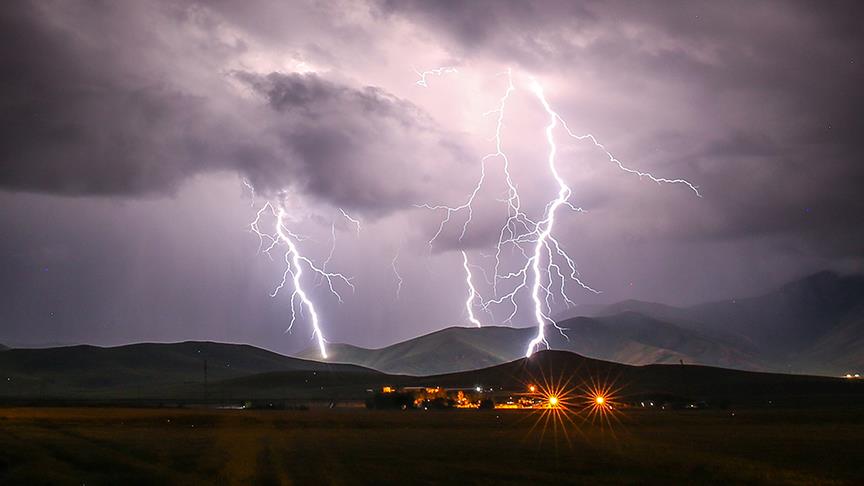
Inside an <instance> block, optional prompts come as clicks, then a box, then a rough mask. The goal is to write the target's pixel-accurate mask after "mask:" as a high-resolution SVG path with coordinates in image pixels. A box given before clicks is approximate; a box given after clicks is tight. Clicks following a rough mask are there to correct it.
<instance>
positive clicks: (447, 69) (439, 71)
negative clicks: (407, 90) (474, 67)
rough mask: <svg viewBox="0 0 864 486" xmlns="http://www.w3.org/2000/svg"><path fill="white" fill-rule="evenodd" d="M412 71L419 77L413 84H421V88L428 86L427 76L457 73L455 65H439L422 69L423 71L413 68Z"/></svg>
mask: <svg viewBox="0 0 864 486" xmlns="http://www.w3.org/2000/svg"><path fill="white" fill-rule="evenodd" d="M414 72H415V73H417V76H420V79H418V80H417V82H416V83H415V84H416V85H417V86H421V87H423V88H428V87H429V83H428V81H427V80H426V78H427V77H429V76H432V75H435V76H441V75H443V74H445V73H457V72H459V71H457V70H456V68H455V67H452V66H445V67H439V68H435V69H429V70H428V71H423V72H420V71H418V70H416V69H415V70H414Z"/></svg>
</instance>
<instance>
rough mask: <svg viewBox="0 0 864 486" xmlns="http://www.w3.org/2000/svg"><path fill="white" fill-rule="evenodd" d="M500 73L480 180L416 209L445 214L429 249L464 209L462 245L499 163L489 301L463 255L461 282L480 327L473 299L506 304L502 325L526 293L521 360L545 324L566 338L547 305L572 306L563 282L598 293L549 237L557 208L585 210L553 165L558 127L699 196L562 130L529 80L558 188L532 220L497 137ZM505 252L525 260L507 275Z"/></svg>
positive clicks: (501, 116) (501, 113)
mask: <svg viewBox="0 0 864 486" xmlns="http://www.w3.org/2000/svg"><path fill="white" fill-rule="evenodd" d="M418 74H421V73H418ZM434 74H440V73H434ZM504 74H506V75H507V89H506V91H505V93H504V95H503V96H502V97H501V99H500V102H499V105H498V107H497V108H496V109H494V110H491V111H489V112H487V113H486V115H489V114H496V115H497V122H496V127H495V152H494V153H490V154H488V155H486V156H485V157H483V158H482V159H481V163H480V176H479V178H478V180H477V182H476V184H475V185H474V189H473V190H472V191H471V193H470V194H469V196H468V198H467V200H466V201H465V202H464V203H462V204H460V205H458V206H448V205H443V204H439V205H430V204H422V205H416V207H420V208H425V209H430V210H441V211H444V216H443V218H442V219H441V222H440V224H439V225H438V229H437V231H436V232H435V233H434V234H433V236H432V238H431V239H430V240H429V241H428V246H429V248H430V250H431V247H432V245H433V244H434V242H435V240H437V239H438V237H440V236H441V234H442V232H443V231H444V229H445V227H446V226H447V225H448V223H450V222H451V219H452V218H453V217H454V215H456V214H458V213H461V212H463V211H464V212H465V214H466V216H465V220H464V222H463V223H462V228H461V231H460V233H459V241H462V238H463V237H464V236H465V234H466V232H467V230H468V226H469V224H470V223H471V220H472V217H473V204H474V202H475V200H476V198H477V195H478V193H479V191H480V189H481V188H482V186H483V184H484V182H485V180H486V175H487V173H486V163H487V162H488V161H489V160H493V159H495V160H500V162H501V168H502V171H503V175H504V180H505V182H506V186H507V187H506V197H505V199H504V202H505V203H506V204H507V219H506V221H505V223H504V224H503V226H502V227H501V230H500V232H499V237H498V241H497V243H496V245H495V255H494V261H495V263H494V272H493V278H492V292H493V295H494V297H493V298H491V299H488V300H484V299H483V298H482V297H481V296H480V294H479V292H477V290H476V288H475V286H474V285H473V282H472V275H471V272H470V270H469V267H468V263H467V257H466V256H465V253H464V251H463V267H464V268H465V270H466V275H467V278H466V282H467V284H468V289H469V290H468V298H467V300H466V306H467V307H468V309H469V316H470V318H471V322H472V323H475V324H477V325H479V321H477V320H476V318H475V317H474V314H473V309H472V303H473V302H475V300H477V301H479V302H480V305H481V306H482V308H483V309H484V310H486V311H489V310H490V307H491V306H497V305H500V304H505V303H506V304H508V305H509V306H510V308H511V312H510V314H509V316H508V317H507V318H506V319H505V320H504V323H507V322H511V321H512V319H513V318H514V317H515V316H516V314H517V313H518V312H519V306H518V303H517V296H518V295H519V294H520V293H521V292H522V291H523V290H526V289H527V290H529V294H530V299H531V303H532V307H533V312H532V317H533V320H534V322H535V324H536V326H537V335H536V336H535V337H534V339H532V340H531V341H530V342H529V344H528V347H527V349H526V353H525V354H526V356H531V355H532V354H533V353H534V351H535V350H536V349H537V348H538V347H539V346H540V345H541V344H545V345H546V346H547V347H548V342H547V341H546V334H545V328H546V325H547V324H551V325H552V326H554V327H555V328H556V329H557V330H558V331H559V332H560V333H561V334H562V335H563V336H564V337H565V338H567V335H566V333H565V332H564V331H565V329H563V328H561V327H559V326H557V325H556V324H555V322H554V320H553V319H552V318H551V317H550V315H551V313H552V305H553V303H554V301H555V300H556V298H560V299H561V300H562V301H563V302H564V303H565V304H566V305H567V306H568V307H569V306H571V305H574V304H575V303H574V302H573V301H572V300H571V299H570V297H569V296H568V293H567V284H568V282H572V283H574V284H576V285H578V286H579V287H580V288H582V289H584V290H586V291H589V292H593V293H599V291H598V290H596V289H594V288H592V287H590V286H589V285H587V284H585V283H584V282H583V281H582V280H581V276H580V275H579V271H578V269H577V267H576V263H575V261H574V260H573V258H571V257H570V256H569V255H568V254H567V252H566V251H565V250H564V248H563V247H562V245H561V243H560V242H559V241H558V239H557V238H556V237H555V235H554V225H555V222H556V216H557V215H558V213H559V210H560V209H561V208H565V209H569V210H572V211H574V212H584V211H583V210H582V209H581V208H579V207H576V206H574V205H573V204H572V203H571V202H570V201H569V199H570V196H571V195H572V190H571V189H570V187H569V186H568V185H567V184H566V182H565V181H564V180H563V179H562V178H561V176H560V174H559V172H558V168H557V166H556V156H557V145H556V142H555V136H554V132H555V129H556V128H557V127H559V126H560V127H562V128H563V129H564V130H565V131H566V133H567V135H568V136H569V137H571V138H574V139H576V140H579V141H589V142H591V143H592V144H593V145H594V146H595V147H596V148H599V149H600V150H601V151H602V152H603V153H604V154H605V155H606V157H607V158H608V160H609V162H612V163H613V164H615V165H616V166H617V167H618V168H619V169H620V170H622V171H624V172H627V173H630V174H635V175H637V176H639V178H647V179H649V180H651V181H653V182H656V183H658V184H659V183H667V184H683V185H685V186H687V187H688V188H689V189H690V190H691V191H693V192H694V193H695V194H696V195H697V196H699V197H701V194H700V193H699V190H698V188H697V186H694V185H693V184H691V183H690V182H688V181H686V180H684V179H666V178H661V177H655V176H654V175H652V174H650V173H648V172H642V171H639V170H636V169H632V168H629V167H626V166H625V165H624V164H623V163H621V161H619V160H618V159H617V158H615V157H614V156H613V155H612V154H611V153H610V152H609V151H608V150H607V149H606V147H605V146H604V145H603V144H601V143H600V142H599V141H598V140H597V139H596V138H595V137H594V136H593V135H591V134H585V135H578V134H575V133H574V132H573V131H572V130H570V128H569V127H568V126H567V123H566V122H565V120H564V119H563V118H562V117H561V116H560V115H558V113H557V112H555V111H554V110H553V109H552V107H551V105H550V104H549V102H548V101H547V100H546V97H545V95H544V93H543V88H542V86H540V84H539V83H538V82H537V81H536V80H534V79H533V78H532V79H531V81H530V86H529V88H530V91H531V92H532V93H533V94H534V95H535V96H536V97H537V99H538V100H539V101H540V104H541V106H542V108H543V110H544V111H545V113H546V114H547V115H548V117H549V122H548V124H547V125H546V127H545V136H546V142H547V145H548V147H549V152H548V155H547V159H546V162H547V167H548V171H549V174H550V175H551V176H552V177H553V179H554V180H555V182H556V185H557V187H558V190H557V192H556V195H555V197H554V198H553V199H551V200H550V201H549V202H547V204H546V206H545V209H544V212H543V214H542V218H541V219H540V220H539V221H535V220H533V219H532V218H530V217H529V216H528V215H527V214H525V212H524V211H523V210H522V206H521V198H520V195H519V192H518V190H517V186H516V184H515V183H514V182H513V179H512V177H511V174H510V159H509V158H508V156H507V155H506V153H505V152H504V149H503V136H502V133H503V128H504V121H505V107H506V104H507V101H508V100H509V98H510V97H511V95H512V93H513V92H514V91H515V87H514V84H513V76H512V72H511V71H510V70H509V69H508V70H507V71H506V73H504ZM421 81H422V83H421V82H418V84H419V85H421V86H424V87H425V86H427V85H426V84H425V76H421ZM505 248H511V249H513V250H515V251H516V253H517V254H518V255H521V256H522V257H523V258H524V264H523V265H522V266H521V267H519V268H518V269H517V270H515V271H509V272H506V271H504V270H502V267H503V262H502V255H503V253H504V249H505ZM508 284H509V285H510V286H511V287H510V290H509V291H504V292H502V291H500V287H501V286H502V285H508Z"/></svg>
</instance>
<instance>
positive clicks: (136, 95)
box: [0, 3, 266, 195]
mask: <svg viewBox="0 0 864 486" xmlns="http://www.w3.org/2000/svg"><path fill="white" fill-rule="evenodd" d="M0 32H2V34H0V35H2V39H3V41H2V42H0V56H2V58H3V60H4V69H3V71H2V74H0V85H2V94H0V96H2V101H0V103H2V106H3V108H4V109H3V110H2V111H0V130H2V138H0V157H2V164H0V186H2V187H4V188H6V189H19V190H29V191H41V192H51V193H62V194H105V195H110V194H141V193H146V192H165V191H170V190H172V189H173V188H174V187H176V185H177V184H178V183H179V182H180V181H182V180H183V179H184V178H185V177H188V176H189V175H190V174H193V173H195V172H197V171H200V170H202V169H204V168H206V167H207V165H208V164H213V165H214V166H217V167H218V165H219V163H220V162H221V163H222V164H225V161H226V159H230V158H233V157H235V156H237V155H239V153H243V154H244V155H245V156H250V155H251V154H255V155H254V156H256V157H259V158H260V157H263V156H266V154H261V153H258V152H259V150H258V149H257V148H252V147H244V146H243V144H242V143H240V144H237V145H235V146H231V145H230V142H229V140H230V139H231V138H232V137H231V132H229V131H228V130H226V127H224V126H220V124H219V123H218V122H212V121H208V119H210V118H209V117H208V116H207V115H208V114H209V113H208V109H207V107H206V104H205V102H204V100H203V99H201V98H200V97H198V96H196V95H194V94H189V93H183V92H181V91H179V90H177V89H176V88H175V87H172V86H170V85H167V84H165V83H161V82H159V81H158V80H156V79H148V78H145V77H141V76H134V75H130V73H129V72H128V71H127V70H126V69H125V68H124V66H123V63H122V62H121V59H120V58H122V57H123V56H124V55H125V53H123V52H117V51H116V50H115V48H112V47H109V45H107V44H97V45H95V46H94V45H92V44H89V43H88V42H86V41H83V40H82V39H81V38H80V37H79V36H78V35H76V33H74V32H69V31H65V30H63V29H62V28H61V27H59V26H56V25H51V24H50V23H49V22H48V21H47V20H46V19H45V18H44V17H43V16H42V15H41V12H39V11H38V10H37V8H36V7H34V6H31V5H28V4H26V3H16V4H15V5H14V6H7V7H5V8H4V9H3V12H2V13H0ZM105 40H109V39H105ZM124 47H128V46H124ZM226 145H227V147H226ZM223 150H226V151H227V153H223V154H219V152H220V151H223ZM232 151H233V152H235V153H231V152H232ZM214 159H216V160H214Z"/></svg>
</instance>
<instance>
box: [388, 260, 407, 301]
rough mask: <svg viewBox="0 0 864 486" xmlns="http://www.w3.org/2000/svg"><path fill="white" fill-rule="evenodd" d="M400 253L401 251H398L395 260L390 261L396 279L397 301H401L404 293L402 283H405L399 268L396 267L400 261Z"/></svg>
mask: <svg viewBox="0 0 864 486" xmlns="http://www.w3.org/2000/svg"><path fill="white" fill-rule="evenodd" d="M399 252H400V250H396V254H395V255H393V260H391V261H390V268H392V269H393V276H394V277H396V300H399V294H401V293H402V283H403V282H404V279H403V278H402V275H400V274H399V267H398V266H397V265H396V263H397V262H398V261H399Z"/></svg>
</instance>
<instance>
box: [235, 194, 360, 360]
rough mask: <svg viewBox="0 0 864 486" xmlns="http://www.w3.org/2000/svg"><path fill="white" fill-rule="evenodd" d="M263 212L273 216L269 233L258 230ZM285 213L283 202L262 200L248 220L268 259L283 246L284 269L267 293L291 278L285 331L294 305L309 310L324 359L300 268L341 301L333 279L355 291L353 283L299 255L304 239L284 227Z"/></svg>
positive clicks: (317, 324)
mask: <svg viewBox="0 0 864 486" xmlns="http://www.w3.org/2000/svg"><path fill="white" fill-rule="evenodd" d="M265 213H269V214H270V215H272V216H273V217H274V218H275V224H274V231H273V233H266V232H264V231H262V230H261V219H262V217H263V216H264V215H265ZM287 216H288V212H287V210H286V209H285V206H284V204H282V203H271V202H266V203H265V204H264V205H263V206H262V207H261V208H260V209H259V210H258V211H257V213H256V214H255V219H254V220H253V221H252V223H250V225H249V226H250V228H251V230H252V232H253V233H254V234H255V235H257V236H258V238H259V251H263V252H264V253H266V254H267V255H268V256H271V258H272V255H271V252H272V251H273V250H274V249H276V248H277V247H279V246H284V247H285V248H286V249H285V253H284V261H285V271H284V272H283V274H282V280H281V282H279V284H278V285H277V286H276V287H275V288H274V289H273V292H271V294H270V296H271V297H276V296H277V295H278V294H279V292H280V291H281V290H282V289H283V288H284V287H285V285H287V284H288V280H289V279H290V280H291V284H292V287H293V289H294V290H293V292H292V293H291V321H290V322H289V324H288V328H287V329H286V330H285V332H289V331H291V329H292V328H293V327H294V323H295V322H296V320H297V312H296V308H297V307H298V305H299V308H300V310H301V311H302V309H303V308H305V309H306V310H307V312H308V313H309V321H310V323H311V324H312V336H313V338H314V339H316V340H317V342H318V348H319V351H320V353H321V357H322V358H324V359H326V358H327V347H326V343H327V340H326V338H325V337H324V332H323V331H322V329H321V318H320V316H319V314H318V310H317V309H316V307H315V304H314V303H313V302H312V299H311V298H310V297H309V294H308V293H307V292H306V290H305V289H304V287H303V279H302V277H303V273H304V272H303V269H304V267H305V268H307V269H308V270H309V271H310V272H312V273H313V274H315V275H317V276H319V277H320V278H321V279H322V281H324V282H327V284H328V287H329V289H330V292H331V293H332V294H333V295H335V296H336V298H337V299H338V300H339V302H340V303H341V302H342V295H341V294H340V293H339V292H338V291H337V290H336V288H335V287H334V280H336V281H341V282H342V283H343V284H344V285H346V286H347V287H349V288H350V289H351V290H352V291H353V290H355V288H354V284H352V283H351V279H350V278H348V277H346V276H344V275H343V274H341V273H334V272H330V271H327V270H326V265H325V266H322V267H318V266H317V265H315V263H314V262H313V261H312V260H310V259H309V258H307V257H305V256H303V254H301V253H300V250H299V248H298V246H297V243H299V242H301V241H303V240H304V238H303V237H301V236H299V235H297V234H296V233H293V232H292V231H291V230H290V229H288V226H287V225H286V219H287ZM331 233H334V235H333V238H334V240H333V244H334V247H335V230H334V229H333V227H332V226H331ZM265 243H266V244H267V247H266V248H264V245H265ZM331 256H332V249H331ZM329 260H330V258H329V257H328V259H327V261H328V262H329Z"/></svg>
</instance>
